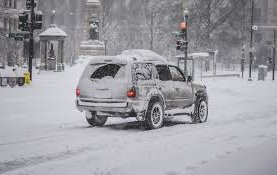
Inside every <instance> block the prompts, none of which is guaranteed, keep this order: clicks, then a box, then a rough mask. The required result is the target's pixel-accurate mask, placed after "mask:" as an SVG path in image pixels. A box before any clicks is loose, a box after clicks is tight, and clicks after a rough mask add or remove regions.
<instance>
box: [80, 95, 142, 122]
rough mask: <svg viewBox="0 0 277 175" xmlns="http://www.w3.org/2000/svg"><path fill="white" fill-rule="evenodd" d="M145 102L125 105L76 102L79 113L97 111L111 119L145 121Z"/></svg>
mask: <svg viewBox="0 0 277 175" xmlns="http://www.w3.org/2000/svg"><path fill="white" fill-rule="evenodd" d="M144 104H146V103H145V102H144V101H129V102H123V103H92V102H83V101H81V100H80V99H77V100H76V107H77V109H78V110H79V111H81V112H83V111H96V112H100V113H107V114H109V116H110V117H120V118H128V117H136V118H137V120H139V121H143V120H144V116H145V111H146V106H145V105H144Z"/></svg>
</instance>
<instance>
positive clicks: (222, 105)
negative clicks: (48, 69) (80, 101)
mask: <svg viewBox="0 0 277 175" xmlns="http://www.w3.org/2000/svg"><path fill="white" fill-rule="evenodd" d="M80 67H81V66H79V67H75V68H72V69H71V70H70V71H67V72H64V73H60V74H59V73H58V74H56V73H44V72H42V73H41V74H40V75H36V76H35V81H34V83H33V85H32V87H28V88H16V89H10V88H2V89H0V97H1V99H0V174H7V175H8V174H35V175H36V174H47V175H48V174H49V175H52V174H53V175H58V174H72V175H73V174H82V175H83V174H85V175H130V174H132V175H133V174H135V175H136V174H137V175H139V174H151V175H155V174H157V175H158V174H159V175H160V174H164V175H179V174H180V175H183V174H193V175H200V174H211V175H216V174H224V173H222V171H224V170H225V169H226V172H227V171H228V172H230V173H231V174H232V170H234V169H236V171H237V172H236V174H244V175H245V174H247V173H249V174H250V173H251V172H246V170H249V169H247V168H246V169H245V167H247V166H249V167H251V169H252V170H253V172H256V173H257V172H259V171H263V169H265V168H266V169H267V171H263V172H264V174H266V175H276V174H277V170H276V168H274V167H276V165H277V155H276V153H274V154H273V153H272V154H271V152H270V151H269V150H270V149H274V148H275V149H276V146H277V83H276V82H274V83H273V82H271V81H266V82H257V81H253V82H248V81H245V80H241V79H238V78H228V79H217V80H215V81H214V80H212V79H206V85H207V87H208V92H209V95H210V104H209V105H210V113H209V120H208V122H207V123H205V124H200V125H191V124H188V123H187V118H184V117H178V118H174V120H172V121H169V122H167V123H166V124H165V126H164V127H163V128H161V129H159V130H152V131H146V130H144V129H142V128H141V125H140V123H139V122H136V121H134V120H132V119H129V120H121V119H110V120H109V121H108V123H107V125H106V126H105V127H104V128H93V127H88V125H87V124H86V122H85V119H84V116H83V114H82V113H79V112H78V111H77V110H76V109H75V107H74V99H75V94H74V93H75V86H76V83H77V79H78V76H79V74H80ZM254 153H255V155H257V156H259V157H261V159H257V160H255V161H254V158H255V157H256V158H257V156H253V154H254ZM262 155H268V156H262ZM250 160H253V162H251V161H250ZM266 161H270V164H267V166H269V167H270V168H272V169H270V168H268V167H266V166H263V164H262V163H264V162H266ZM244 163H245V166H244ZM252 163H253V165H256V166H252ZM257 165H259V166H257ZM218 166H220V167H222V168H220V169H217V168H216V167H218ZM218 170H220V171H218ZM256 170H257V171H256ZM209 172H210V173H209ZM226 174H227V173H226ZM252 174H253V173H252ZM252 174H251V175H252Z"/></svg>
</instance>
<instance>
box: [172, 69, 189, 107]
mask: <svg viewBox="0 0 277 175" xmlns="http://www.w3.org/2000/svg"><path fill="white" fill-rule="evenodd" d="M169 70H170V73H171V77H172V81H173V86H174V90H175V91H174V92H175V93H174V96H175V97H174V106H175V107H183V106H187V105H190V104H191V103H192V88H191V86H190V85H189V84H188V83H187V82H186V78H185V76H184V74H183V73H182V71H181V70H180V69H179V68H178V67H176V66H169Z"/></svg>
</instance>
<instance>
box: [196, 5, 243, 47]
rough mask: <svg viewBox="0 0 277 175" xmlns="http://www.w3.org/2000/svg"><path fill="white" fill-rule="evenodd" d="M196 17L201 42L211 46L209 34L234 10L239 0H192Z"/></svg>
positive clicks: (223, 22)
mask: <svg viewBox="0 0 277 175" xmlns="http://www.w3.org/2000/svg"><path fill="white" fill-rule="evenodd" d="M193 2H194V5H195V9H196V12H197V17H198V22H199V23H198V25H199V26H198V27H199V29H200V30H199V32H200V33H199V34H200V36H201V40H202V41H204V42H202V43H201V44H202V45H204V46H208V47H210V48H212V47H213V46H212V42H211V35H212V34H213V32H214V31H215V30H216V29H217V28H219V27H220V26H221V25H223V24H225V22H226V21H227V20H228V19H229V18H230V16H231V15H232V14H233V13H234V12H235V9H236V7H237V5H238V2H239V0H233V1H227V0H193Z"/></svg>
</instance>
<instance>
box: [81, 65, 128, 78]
mask: <svg viewBox="0 0 277 175" xmlns="http://www.w3.org/2000/svg"><path fill="white" fill-rule="evenodd" d="M125 67H126V66H125V65H121V64H89V65H88V66H87V67H86V68H85V70H84V72H83V74H82V77H90V78H91V79H103V78H109V77H110V78H113V79H124V78H125V74H126V73H125V70H126V69H125Z"/></svg>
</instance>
